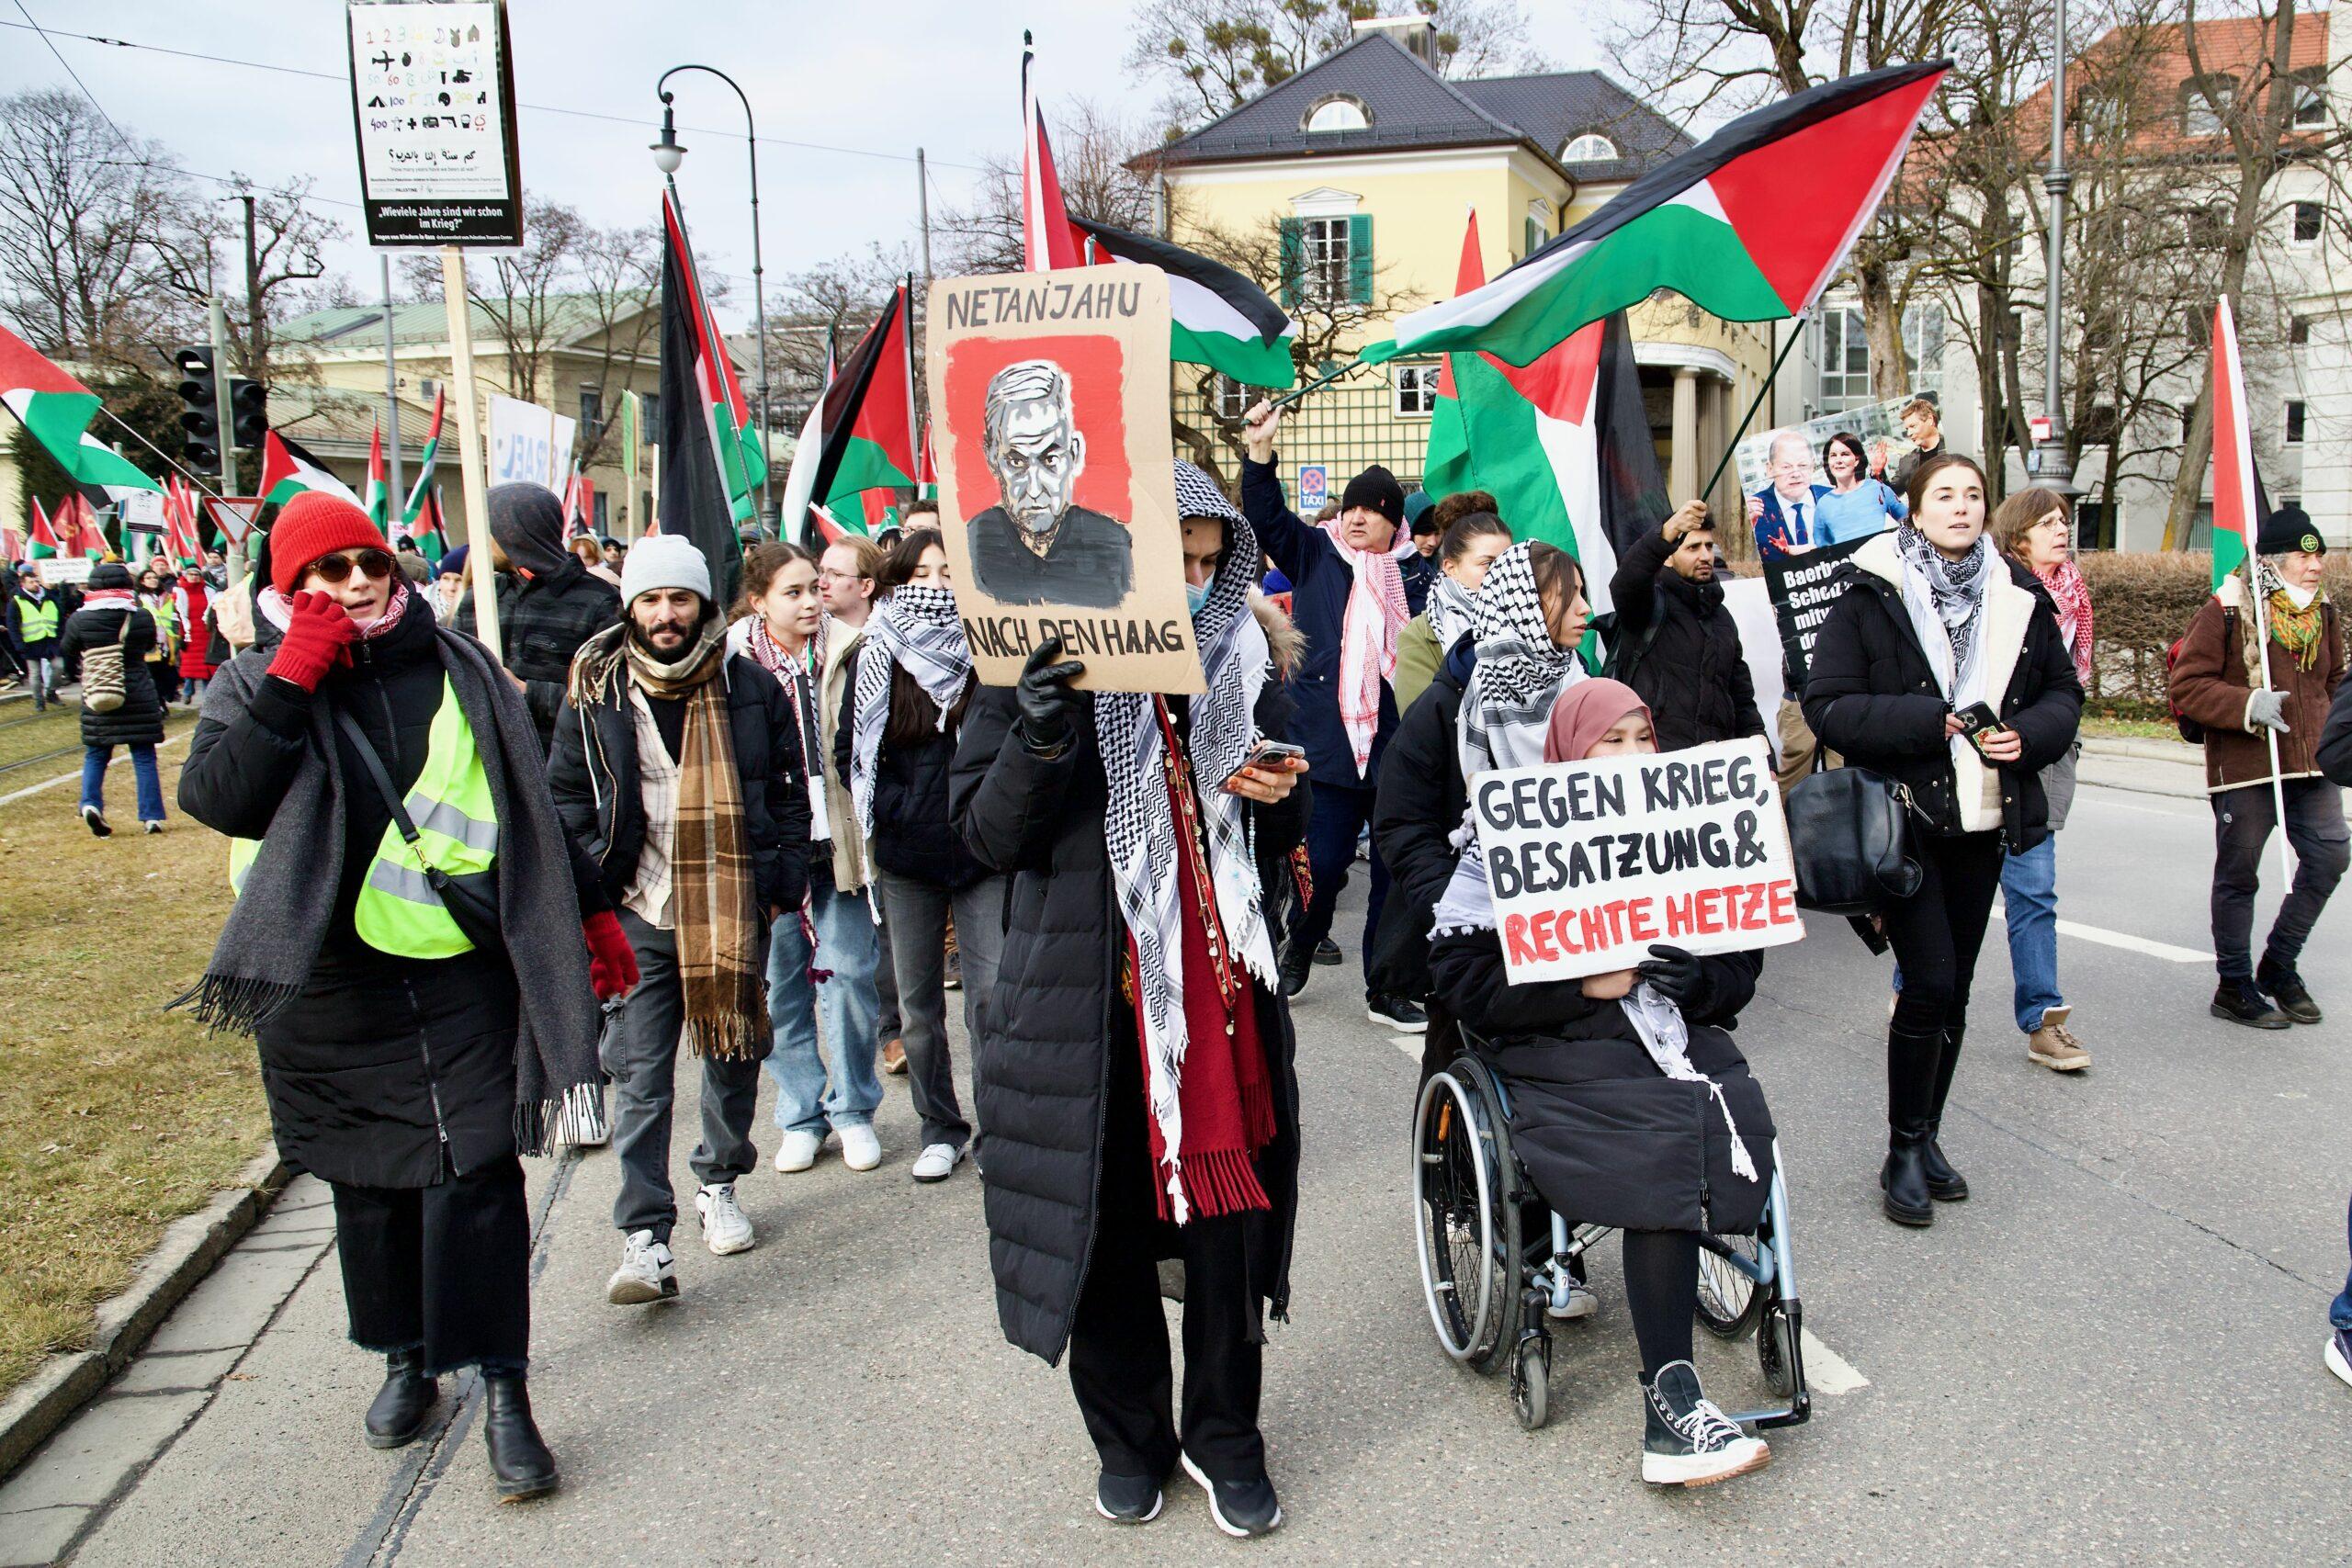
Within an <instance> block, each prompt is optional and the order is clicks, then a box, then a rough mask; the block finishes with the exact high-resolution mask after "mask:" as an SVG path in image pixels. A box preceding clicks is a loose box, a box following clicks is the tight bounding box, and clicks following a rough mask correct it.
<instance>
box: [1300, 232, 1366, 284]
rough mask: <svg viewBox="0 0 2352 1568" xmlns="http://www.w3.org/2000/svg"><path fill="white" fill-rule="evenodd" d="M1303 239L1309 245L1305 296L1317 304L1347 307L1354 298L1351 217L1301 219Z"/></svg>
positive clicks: (1307, 247) (1306, 259)
mask: <svg viewBox="0 0 2352 1568" xmlns="http://www.w3.org/2000/svg"><path fill="white" fill-rule="evenodd" d="M1300 222H1301V238H1302V239H1304V240H1305V242H1306V254H1305V272H1304V277H1305V280H1306V297H1307V299H1310V300H1312V301H1313V302H1314V303H1316V304H1317V305H1345V304H1347V303H1349V302H1350V301H1351V299H1352V298H1353V295H1352V293H1351V289H1350V287H1349V285H1350V280H1351V274H1352V272H1353V264H1354V253H1353V247H1352V246H1351V245H1350V244H1349V241H1350V239H1351V234H1350V230H1351V228H1352V227H1353V220H1352V219H1351V218H1307V219H1302V220H1300Z"/></svg>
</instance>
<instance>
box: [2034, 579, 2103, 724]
mask: <svg viewBox="0 0 2352 1568" xmlns="http://www.w3.org/2000/svg"><path fill="white" fill-rule="evenodd" d="M2034 575H2035V576H2037V577H2039V578H2041V585H2042V586H2043V587H2044V588H2047V589H2048V590H2050V597H2051V598H2052V599H2054V600H2056V601H2057V602H2058V627H2059V629H2060V630H2061V631H2063V632H2064V633H2065V634H2066V648H2067V650H2068V651H2069V652H2071V653H2072V654H2074V656H2075V679H2076V680H2078V681H2080V682H2082V683H2083V690H2084V691H2086V692H2088V691H2089V690H2090V689H2091V589H2090V584H2089V583H2087V582H2085V581H2083V569H2082V568H2081V567H2078V566H2076V565H2075V558H2074V557H2073V556H2071V555H2070V556H2067V557H2066V558H2064V559H2063V560H2061V561H2060V562H2059V563H2058V564H2057V565H2056V566H2053V567H2052V568H2051V569H2050V570H2048V571H2040V572H2036V573H2035V574H2034Z"/></svg>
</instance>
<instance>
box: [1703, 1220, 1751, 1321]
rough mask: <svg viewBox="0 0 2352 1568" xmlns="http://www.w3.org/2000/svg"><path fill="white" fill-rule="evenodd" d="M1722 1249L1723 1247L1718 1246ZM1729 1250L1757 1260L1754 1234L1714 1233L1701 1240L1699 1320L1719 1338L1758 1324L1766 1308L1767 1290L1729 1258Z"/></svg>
mask: <svg viewBox="0 0 2352 1568" xmlns="http://www.w3.org/2000/svg"><path fill="white" fill-rule="evenodd" d="M1718 1249H1720V1250H1718ZM1725 1252H1730V1253H1736V1254H1737V1255H1738V1256H1739V1257H1740V1258H1744V1259H1746V1260H1747V1261H1749V1262H1753V1261H1755V1258H1756V1256H1757V1252H1756V1238H1755V1237H1754V1236H1752V1235H1710V1236H1705V1237H1702V1238H1701V1240H1700V1243H1699V1306H1698V1312H1699V1324H1700V1326H1702V1327H1703V1328H1704V1329H1706V1331H1707V1332H1708V1333H1710V1334H1713V1335H1714V1336H1715V1337H1717V1338H1719V1339H1736V1338H1738V1337H1740V1336H1741V1335H1743V1334H1745V1333H1747V1331H1748V1330H1749V1329H1751V1328H1753V1327H1755V1326H1756V1318H1757V1314H1758V1313H1760V1312H1762V1311H1763V1310H1764V1292H1762V1291H1761V1290H1759V1289H1758V1288H1757V1284H1756V1281H1755V1280H1753V1279H1751V1278H1750V1277H1749V1276H1747V1274H1744V1273H1742V1272H1740V1270H1739V1269H1737V1268H1736V1267H1735V1266H1734V1265H1733V1264H1732V1263H1730V1262H1729V1261H1727V1260H1726V1259H1725V1258H1724V1253H1725Z"/></svg>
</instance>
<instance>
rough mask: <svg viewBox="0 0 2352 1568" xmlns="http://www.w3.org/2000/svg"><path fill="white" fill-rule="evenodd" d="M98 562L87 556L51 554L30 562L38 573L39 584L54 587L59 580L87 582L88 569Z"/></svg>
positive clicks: (88, 578)
mask: <svg viewBox="0 0 2352 1568" xmlns="http://www.w3.org/2000/svg"><path fill="white" fill-rule="evenodd" d="M97 564H98V563H97V562H96V561H94V560H92V559H91V558H89V557H88V556H51V557H48V558H44V559H41V560H37V561H34V562H33V563H32V567H33V570H35V571H36V572H38V573H40V581H41V586H43V587H44V588H54V587H56V586H57V585H58V584H59V583H61V582H87V581H90V569H91V568H93V567H95V566H96V565H97Z"/></svg>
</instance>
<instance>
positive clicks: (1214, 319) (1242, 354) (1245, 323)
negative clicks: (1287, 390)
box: [1069, 218, 1298, 387]
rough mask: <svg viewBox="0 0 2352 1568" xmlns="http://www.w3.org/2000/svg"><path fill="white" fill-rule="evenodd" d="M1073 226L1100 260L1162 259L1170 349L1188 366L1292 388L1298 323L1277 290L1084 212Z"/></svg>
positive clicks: (1149, 262)
mask: <svg viewBox="0 0 2352 1568" xmlns="http://www.w3.org/2000/svg"><path fill="white" fill-rule="evenodd" d="M1069 226H1070V229H1071V230H1072V231H1074V232H1076V233H1078V234H1079V235H1080V236H1082V237H1084V238H1086V239H1089V240H1091V241H1093V242H1094V259H1095V262H1096V264H1097V265H1105V264H1109V263H1115V262H1129V263H1135V264H1137V265H1144V266H1156V267H1158V268H1159V270H1160V271H1162V272H1164V273H1166V274H1167V275H1168V303H1169V308H1170V312H1171V313H1172V315H1173V317H1174V321H1173V325H1172V329H1171V332H1170V341H1169V345H1168V355H1169V357H1170V358H1171V359H1174V360H1178V361H1180V362H1182V363H1184V364H1188V365H1206V366H1208V367H1212V368H1213V369H1216V370H1221V371H1223V372H1224V373H1225V374H1226V375H1227V376H1230V377H1232V378H1234V379H1235V380H1236V381H1238V382H1240V383H1241V385H1243V386H1245V387H1289V386H1295V385H1296V384H1297V381H1298V367H1297V366H1296V365H1295V363H1294V362H1293V361H1292V359H1291V353H1290V349H1291V344H1292V343H1294V342H1295V340H1296V339H1297V337H1298V323H1297V322H1295V321H1292V320H1291V319H1290V317H1289V316H1288V315H1287V314H1286V313H1284V311H1283V308H1282V307H1281V306H1280V305H1277V304H1275V303H1274V301H1273V299H1272V296H1270V295H1269V294H1267V292H1266V291H1265V290H1264V289H1262V288H1259V287H1258V286H1257V285H1256V284H1254V283H1252V282H1250V280H1249V279H1248V278H1246V277H1244V276H1241V274H1239V273H1238V272H1236V271H1234V270H1233V269H1232V268H1231V267H1229V266H1227V265H1225V264H1224V263H1222V262H1215V261H1211V260H1210V259H1209V258H1208V257H1206V256H1204V255H1202V254H1199V253H1197V252H1194V251H1188V250H1186V249H1184V248H1183V247H1182V245H1171V244H1170V243H1168V242H1167V241H1165V240H1155V239H1153V238H1152V237H1151V236H1149V235H1148V234H1131V233H1129V232H1128V231H1125V229H1114V228H1112V227H1111V226H1110V225H1109V224H1107V223H1096V222H1093V221H1091V220H1088V219H1084V218H1072V219H1070V220H1069Z"/></svg>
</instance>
